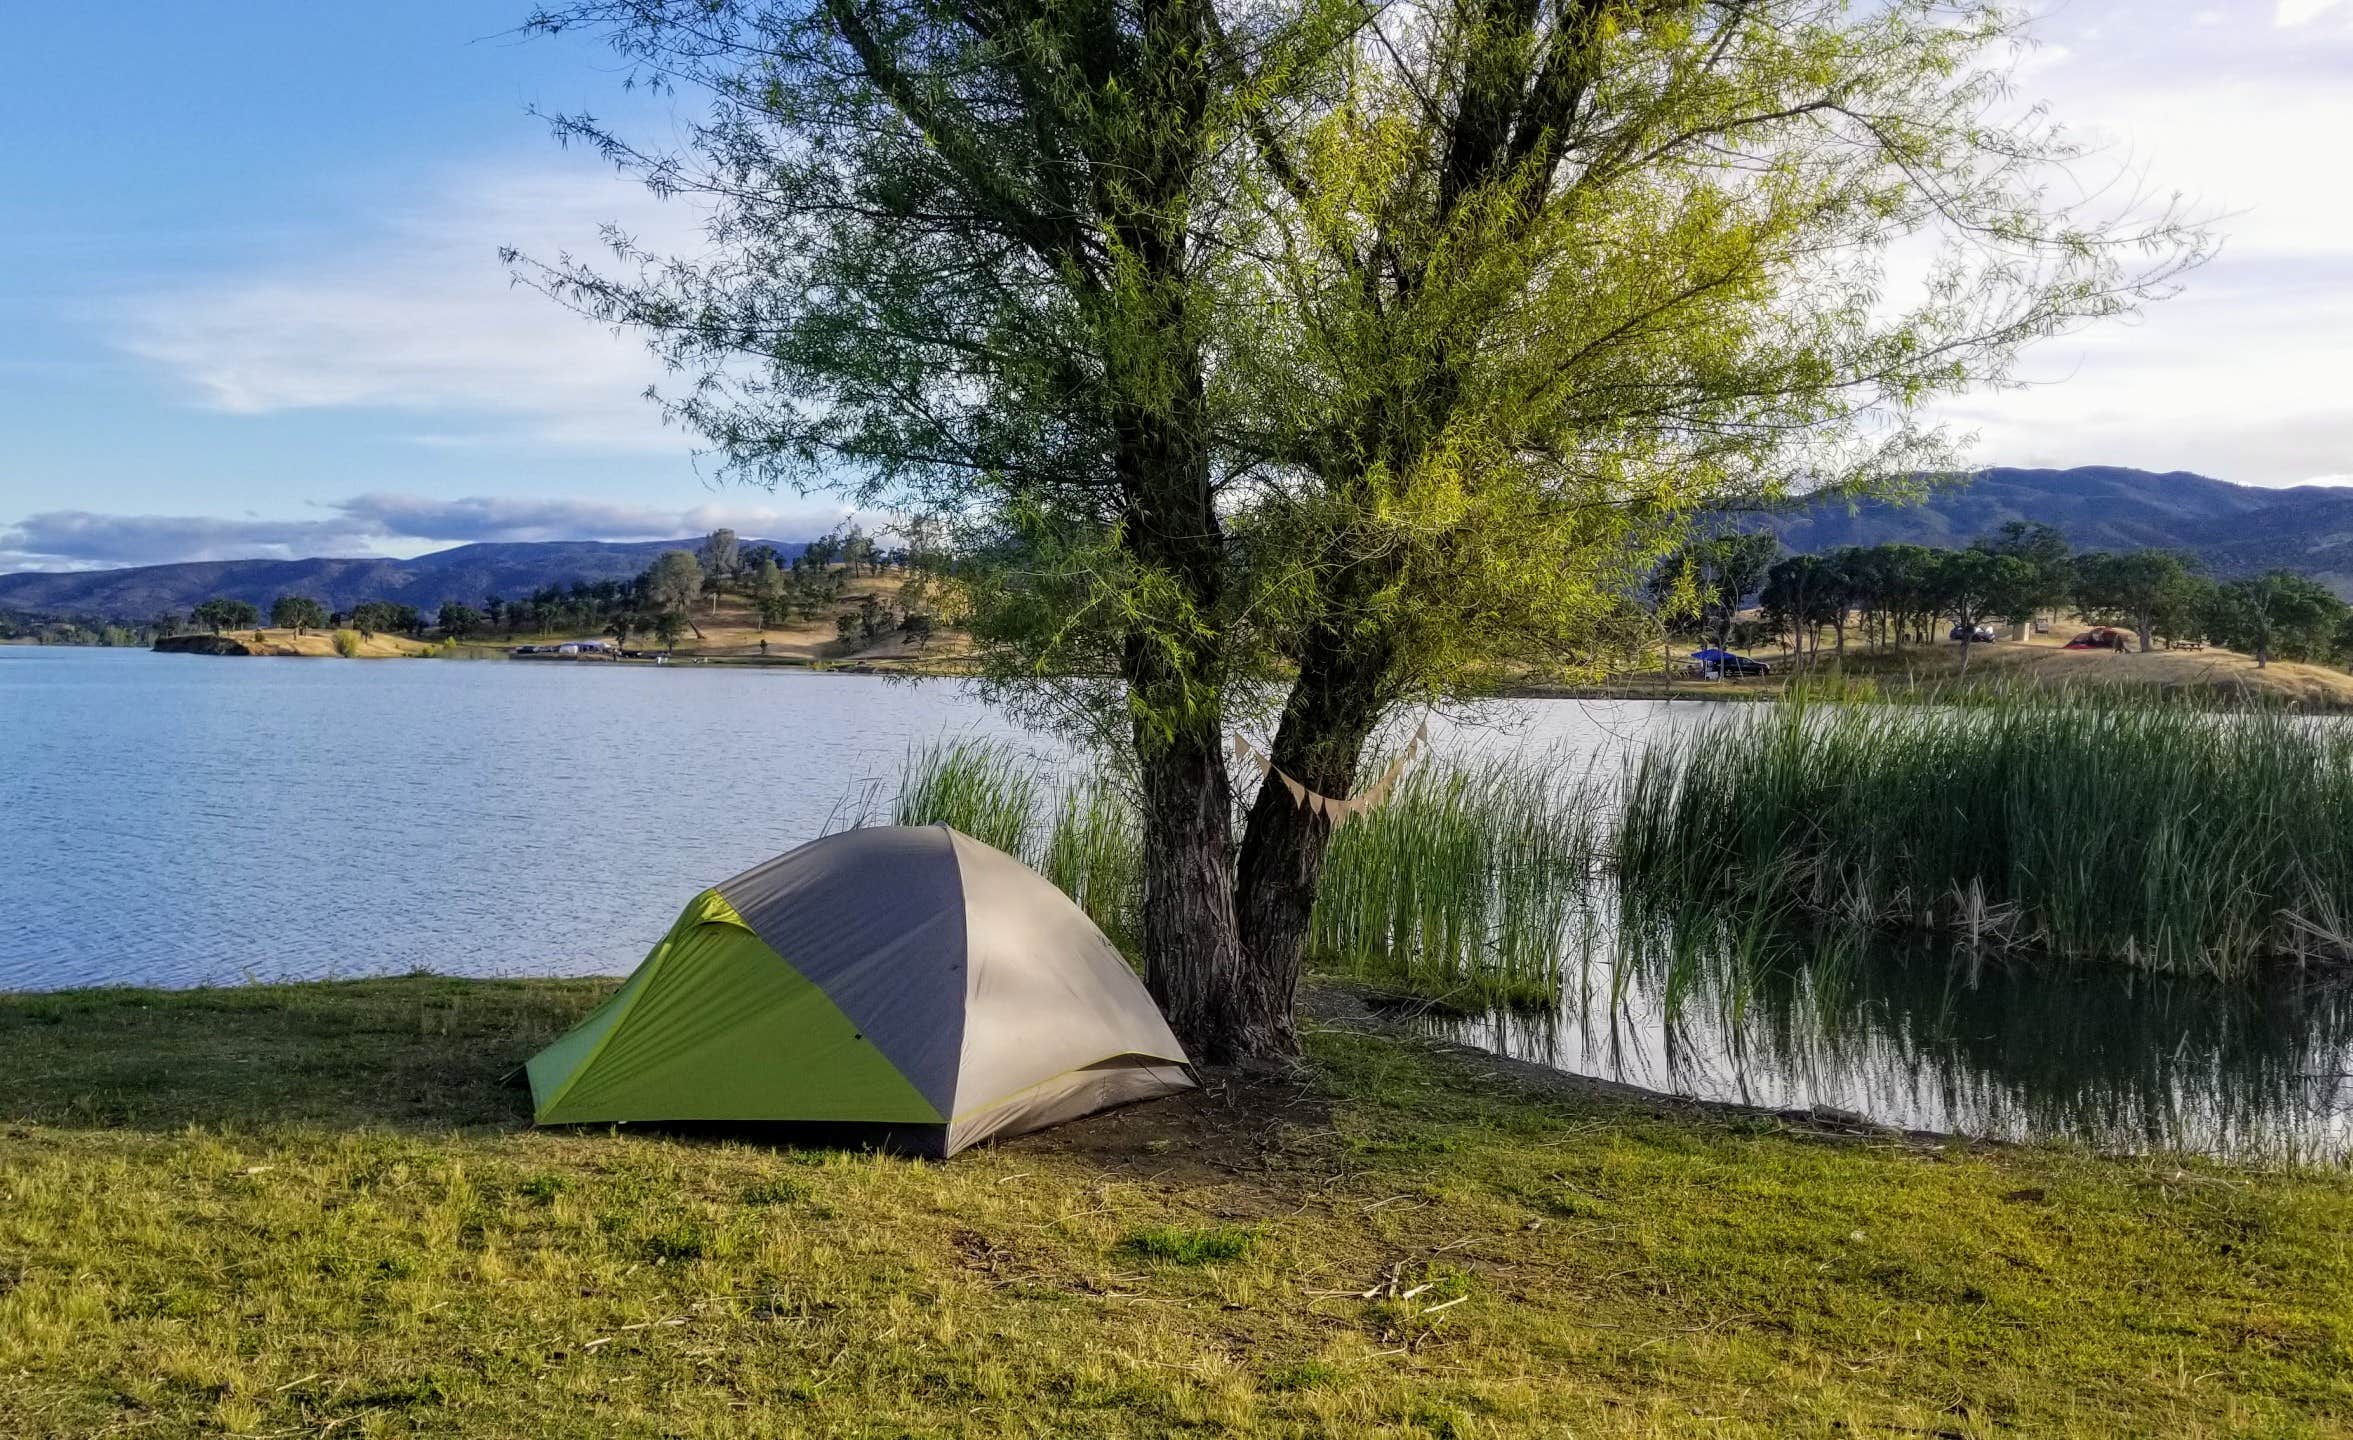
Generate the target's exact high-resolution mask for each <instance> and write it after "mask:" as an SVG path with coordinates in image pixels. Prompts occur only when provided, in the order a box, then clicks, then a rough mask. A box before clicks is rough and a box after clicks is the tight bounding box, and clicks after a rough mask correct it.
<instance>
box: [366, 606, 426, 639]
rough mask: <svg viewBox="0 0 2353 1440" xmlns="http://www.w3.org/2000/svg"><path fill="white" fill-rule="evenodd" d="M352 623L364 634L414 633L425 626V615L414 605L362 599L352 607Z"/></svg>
mask: <svg viewBox="0 0 2353 1440" xmlns="http://www.w3.org/2000/svg"><path fill="white" fill-rule="evenodd" d="M351 625H352V628H353V629H355V630H357V631H359V632H360V633H361V634H363V635H375V634H387V635H414V634H416V633H417V632H418V631H420V630H422V629H424V628H425V617H424V616H422V615H420V614H418V613H417V607H416V606H414V605H401V604H398V603H395V602H394V601H391V600H362V601H361V602H360V603H359V604H357V605H354V606H352V607H351Z"/></svg>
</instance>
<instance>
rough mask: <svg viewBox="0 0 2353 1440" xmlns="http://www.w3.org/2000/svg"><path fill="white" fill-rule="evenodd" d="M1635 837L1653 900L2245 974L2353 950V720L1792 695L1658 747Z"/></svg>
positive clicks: (1621, 845)
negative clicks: (1821, 699) (2348, 723)
mask: <svg viewBox="0 0 2353 1440" xmlns="http://www.w3.org/2000/svg"><path fill="white" fill-rule="evenodd" d="M1617 828H1618V833H1617V839H1616V867H1617V873H1618V877H1619V879H1620V882H1621V884H1622V885H1623V886H1624V887H1625V889H1626V890H1627V892H1628V893H1629V895H1632V896H1635V897H1637V898H1639V899H1641V900H1643V901H1645V902H1646V903H1648V904H1650V905H1653V906H1655V905H1658V904H1669V905H1706V906H1730V907H1732V908H1734V909H1737V910H1740V911H1744V912H1751V913H1767V912H1770V911H1771V910H1773V909H1774V908H1776V907H1780V908H1782V909H1785V910H1787V911H1790V912H1797V913H1804V914H1806V915H1809V916H1811V917H1814V918H1815V919H1816V920H1821V919H1829V920H1833V921H1844V922H1848V923H1850V924H1852V925H1855V926H1859V927H1915V928H1926V929H1934V930H1940V931H1946V932H1953V933H1958V934H1960V935H1962V936H1964V937H1965V938H1967V939H1969V940H1971V941H1972V942H1975V943H1978V944H1982V945H1988V946H1993V947H2009V948H2021V949H2036V950H2042V951H2046V952H2049V953H2052V954H2055V955H2059V956H2066V957H2081V958H2089V959H2099V960H2113V961H2121V962H2124V963H2126V964H2131V965H2138V966H2142V967H2146V968H2150V969H2156V970H2166V971H2181V972H2192V973H2205V974H2212V975H2218V976H2223V977H2241V976H2246V975H2248V974H2250V973H2252V972H2254V971H2255V970H2256V969H2258V968H2259V967H2262V966H2264V965H2266V964H2268V963H2273V962H2276V961H2279V960H2281V959H2288V960H2323V959H2325V960H2333V961H2344V960H2349V959H2353V729H2349V728H2347V727H2344V726H2341V725H2337V724H2334V723H2331V722H2326V721H2320V722H2315V721H2312V720H2308V719H2303V718H2299V717H2297V716H2294V715H2291V714H2286V713H2282V712H2278V711H2258V712H2251V713H2249V712H2241V713H2235V714H2222V713H2215V712H2211V711H2205V710H2198V709H2191V708H2186V707H2182V706H2179V705H2171V704H2162V703H2152V702H2149V701H2145V700H2124V699H2103V698H2094V697H2056V698H2054V697H2045V696H2036V695H2033V694H2030V693H2013V694H2007V695H2003V696H1999V697H1995V698H1992V699H1989V700H1982V701H1979V702H1977V703H1972V704H1967V705H1945V706H1923V705H1895V704H1852V703H1850V704H1843V705H1816V704H1807V703H1802V702H1801V703H1794V704H1786V705H1782V706H1778V707H1775V708H1774V709H1772V710H1770V711H1761V712H1747V713H1743V714H1741V715H1738V716H1727V717H1725V720H1724V722H1723V723H1718V724H1714V725H1709V726H1706V727H1703V728H1702V729H1700V730H1698V731H1695V732H1692V733H1690V734H1687V735H1685V736H1682V737H1679V738H1677V739H1673V740H1666V741H1661V742H1660V743H1658V744H1655V745H1653V746H1651V747H1650V748H1649V749H1647V750H1646V751H1645V752H1644V753H1643V755H1642V756H1641V758H1640V759H1639V760H1637V761H1636V762H1635V763H1634V765H1633V767H1632V770H1631V773H1630V775H1629V777H1628V780H1627V783H1626V785H1625V787H1624V790H1623V795H1622V801H1621V805H1620V813H1619V820H1618V827H1617Z"/></svg>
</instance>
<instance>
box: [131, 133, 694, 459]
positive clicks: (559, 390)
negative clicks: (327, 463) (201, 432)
mask: <svg viewBox="0 0 2353 1440" xmlns="http://www.w3.org/2000/svg"><path fill="white" fill-rule="evenodd" d="M608 221H610V222H613V223H617V224H619V225H621V226H622V227H623V228H624V229H625V230H627V231H629V232H630V233H631V234H633V235H636V236H639V237H640V238H643V239H645V240H647V241H648V242H649V243H651V244H654V245H656V246H659V247H661V248H663V249H665V250H669V251H677V250H692V249H693V248H695V247H697V246H698V245H699V228H698V220H697V216H696V215H695V213H694V212H693V211H692V210H691V209H690V208H689V207H688V206H686V205H685V204H684V203H682V202H677V201H671V202H663V201H660V200H657V199H655V198H654V197H653V196H651V195H649V194H648V193H647V192H646V191H645V190H644V188H643V187H642V186H639V185H636V184H633V183H631V182H628V181H626V180H623V179H620V178H618V177H616V176H614V175H612V174H611V173H610V172H608V171H605V170H601V169H582V168H580V167H579V166H578V165H577V163H574V164H572V165H569V166H559V164H558V162H557V161H556V160H554V159H543V160H542V161H541V163H539V164H537V165H535V166H534V167H533V168H531V169H528V170H523V171H520V172H517V173H514V174H502V173H496V172H492V171H489V170H476V171H473V172H469V173H466V174H463V175H460V176H457V177H456V178H454V179H452V180H450V181H448V182H447V183H445V184H442V185H440V186H437V187H435V188H433V189H431V190H430V191H419V192H416V193H411V194H409V195H407V196H405V197H403V198H402V199H401V200H400V201H399V202H397V203H396V204H394V205H392V206H390V207H387V208H385V209H383V210H381V211H379V212H377V213H375V214H372V215H369V216H365V217H362V219H361V221H360V222H359V223H357V224H351V225H344V226H339V227H338V231H339V233H341V234H351V233H357V234H359V235H361V236H362V237H363V238H361V239H358V240H356V241H342V242H339V243H341V244H343V245H344V247H345V248H341V249H334V250H327V251H324V252H323V253H317V254H298V255H293V256H288V257H272V258H270V259H267V260H257V261H255V262H254V263H252V264H251V265H249V266H248V267H245V268H243V269H240V270H236V271H232V272H229V273H225V274H221V275H218V276H216V277H213V278H212V279H210V280H208V281H206V282H205V283H203V284H200V285H192V286H188V287H184V288H180V289H176V290H172V291H167V292H162V293H155V294H149V295H147V296H145V297H143V298H141V299H138V300H136V301H134V302H132V303H131V304H129V305H128V306H126V307H125V308H124V310H123V311H122V312H121V315H120V319H121V323H122V327H123V333H122V335H121V337H120V343H121V344H122V345H123V347H124V348H126V349H128V350H129V351H130V352H131V353H133V354H135V355H137V356H139V357H141V358H143V359H146V360H148V361H150V362H152V363H154V364H155V365H157V366H159V367H161V368H163V369H164V370H166V371H167V372H169V373H170V374H171V375H173V376H174V377H175V378H177V379H178V380H179V381H180V382H182V383H183V384H184V385H186V386H187V387H188V388H189V390H190V392H191V393H192V394H193V396H194V398H195V399H196V401H197V403H199V404H202V405H204V406H207V407H209V408H212V409H216V410H222V411H227V412H230V413H233V414H241V415H271V414H278V413H282V412H287V411H297V410H348V409H363V408H365V409H381V410H391V411H400V412H408V413H412V414H415V415H418V416H420V417H426V418H428V419H431V420H433V421H435V422H440V423H436V424H435V425H433V426H430V427H427V428H426V429H425V431H424V432H423V433H422V434H421V435H420V437H419V438H421V439H424V440H426V441H427V443H440V444H449V443H452V442H453V441H456V442H462V443H480V442H481V439H482V438H492V439H500V438H507V439H522V440H526V441H535V442H539V443H542V444H553V445H557V446H570V447H582V448H594V449H629V450H647V451H660V452H666V453H670V454H677V453H679V452H680V451H681V450H683V449H685V448H687V447H688V446H689V445H690V444H691V443H692V442H691V441H690V440H689V438H688V437H685V436H682V435H681V434H680V433H679V432H677V431H675V430H666V429H665V428H664V427H663V426H662V424H661V423H660V419H659V417H658V416H657V415H656V413H655V411H654V407H653V406H652V405H651V404H650V403H649V402H647V401H646V400H645V399H644V398H643V394H644V391H645V388H646V386H647V385H648V384H649V383H651V382H653V381H655V380H656V379H658V378H659V375H660V370H659V367H658V366H657V365H656V363H655V362H654V361H653V359H652V358H651V357H650V356H648V355H647V354H646V352H645V349H644V347H643V345H642V344H641V343H640V342H639V340H638V338H637V337H634V336H616V335H615V334H613V333H612V332H611V331H610V330H609V329H608V328H606V327H603V326H600V325H597V324H594V323H592V322H590V321H587V320H584V319H582V318H581V317H580V316H578V315H575V314H573V313H571V312H569V311H567V310H565V309H563V308H562V307H561V306H559V305H557V304H556V303H555V302H554V301H552V300H550V299H548V298H547V297H546V296H544V295H541V294H539V293H537V292H535V291H532V290H529V289H527V288H523V287H520V286H517V285H515V284H513V283H512V281H511V278H510V276H509V273H508V271H507V269H506V267H505V266H504V265H502V264H501V263H500V260H499V254H498V252H499V248H500V247H501V246H503V245H513V246H515V247H517V248H519V249H521V250H523V251H524V252H525V253H527V254H532V255H537V256H540V257H553V256H555V255H558V254H561V253H565V252H570V253H573V254H585V253H587V252H590V251H592V250H594V249H595V247H596V246H597V243H598V227H599V226H600V225H601V224H603V223H605V222H608ZM322 243H324V242H322Z"/></svg>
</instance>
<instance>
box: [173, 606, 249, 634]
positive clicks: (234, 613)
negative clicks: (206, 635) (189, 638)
mask: <svg viewBox="0 0 2353 1440" xmlns="http://www.w3.org/2000/svg"><path fill="white" fill-rule="evenodd" d="M190 613H191V614H192V615H193V616H194V617H195V620H196V623H197V624H199V625H202V626H204V627H205V628H207V629H209V630H210V631H212V633H213V634H215V635H218V634H220V633H221V632H222V631H223V630H243V629H246V628H248V627H249V626H252V625H254V624H256V623H258V622H259V621H260V619H261V613H260V612H259V611H257V610H255V609H254V608H253V606H252V605H251V604H249V603H248V602H246V601H243V600H230V599H226V598H222V597H216V598H214V599H211V600H207V601H205V602H204V603H203V604H201V605H198V606H197V607H196V608H195V609H194V610H193V611H191V612H190Z"/></svg>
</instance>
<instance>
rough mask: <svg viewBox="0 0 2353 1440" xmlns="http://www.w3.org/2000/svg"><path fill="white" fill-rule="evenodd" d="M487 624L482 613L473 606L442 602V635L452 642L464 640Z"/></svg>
mask: <svg viewBox="0 0 2353 1440" xmlns="http://www.w3.org/2000/svg"><path fill="white" fill-rule="evenodd" d="M487 623H488V621H487V619H486V618H485V617H484V616H483V614H482V612H481V611H479V610H477V609H475V608H474V607H473V606H471V605H461V604H459V603H458V602H457V601H455V600H444V601H442V602H441V615H440V624H441V633H442V634H444V635H446V636H448V637H449V638H450V639H452V640H463V639H465V638H466V637H467V636H468V635H472V634H474V633H475V632H477V631H479V630H481V629H482V628H483V627H484V626H485V625H486V624H487Z"/></svg>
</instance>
